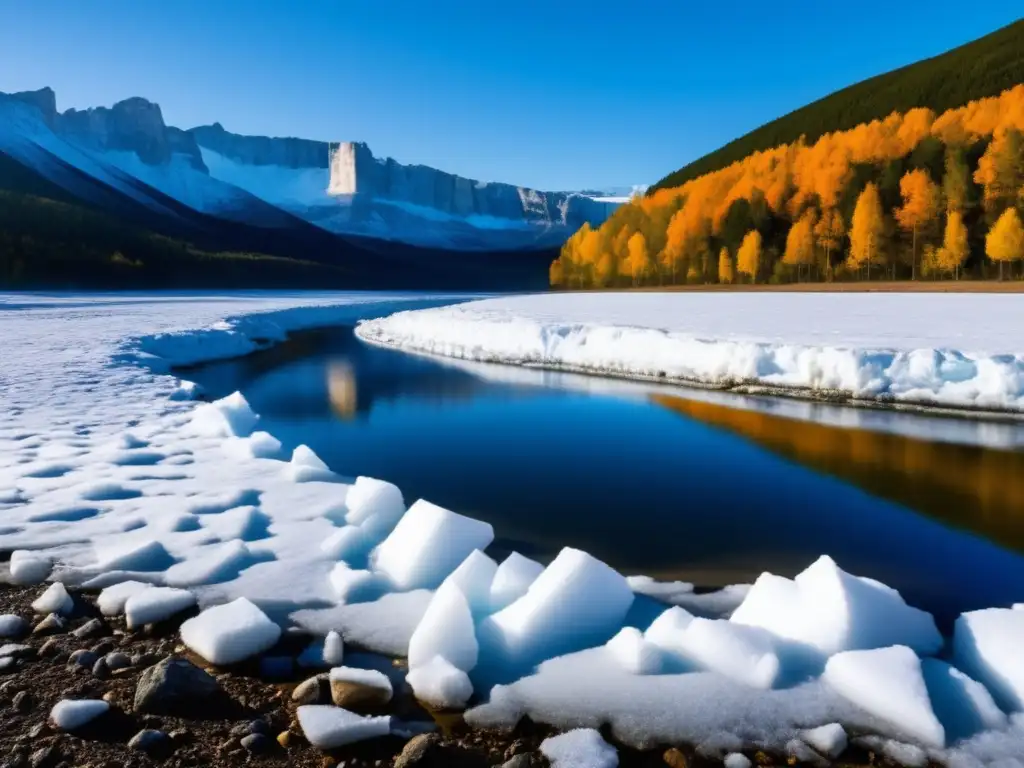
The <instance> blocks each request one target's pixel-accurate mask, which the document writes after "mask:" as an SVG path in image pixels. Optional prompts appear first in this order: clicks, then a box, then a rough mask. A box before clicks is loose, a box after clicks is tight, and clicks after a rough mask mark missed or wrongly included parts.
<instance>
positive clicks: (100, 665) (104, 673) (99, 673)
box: [92, 659, 110, 680]
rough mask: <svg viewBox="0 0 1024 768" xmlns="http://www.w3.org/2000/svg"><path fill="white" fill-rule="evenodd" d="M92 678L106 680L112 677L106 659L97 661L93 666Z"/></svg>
mask: <svg viewBox="0 0 1024 768" xmlns="http://www.w3.org/2000/svg"><path fill="white" fill-rule="evenodd" d="M92 676H93V677H95V678H96V679H97V680H106V679H107V678H109V677H110V667H108V666H107V661H106V659H96V663H95V664H93V665H92Z"/></svg>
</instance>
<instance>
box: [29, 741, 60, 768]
mask: <svg viewBox="0 0 1024 768" xmlns="http://www.w3.org/2000/svg"><path fill="white" fill-rule="evenodd" d="M60 758H61V754H60V750H59V749H57V747H55V746H53V745H52V744H51V745H50V746H48V747H41V748H40V749H37V750H36V751H35V752H33V753H32V756H31V757H29V759H28V764H29V765H30V766H32V768H54V766H56V765H57V763H59V762H60Z"/></svg>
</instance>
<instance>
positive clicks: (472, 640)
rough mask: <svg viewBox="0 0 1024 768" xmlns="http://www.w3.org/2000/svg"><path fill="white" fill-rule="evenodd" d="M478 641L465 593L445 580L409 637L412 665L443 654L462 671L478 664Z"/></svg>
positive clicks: (410, 662)
mask: <svg viewBox="0 0 1024 768" xmlns="http://www.w3.org/2000/svg"><path fill="white" fill-rule="evenodd" d="M479 650H480V648H479V644H478V643H477V639H476V628H475V625H474V623H473V613H472V611H470V609H469V603H468V602H467V601H466V596H465V595H464V594H463V593H462V590H461V589H459V588H458V587H457V586H456V585H455V584H454V583H450V582H446V583H445V584H442V585H441V587H440V588H439V589H438V590H437V592H436V593H435V594H434V599H433V600H431V601H430V605H429V606H427V612H426V613H425V614H423V618H422V619H420V622H419V624H417V625H416V631H415V632H413V634H412V637H411V638H410V640H409V667H410V668H412V669H415V668H416V667H418V666H420V665H421V664H425V663H427V662H428V661H430V660H431V659H433V658H435V657H437V656H440V657H442V658H444V659H445V660H446V661H448V662H449V663H450V664H452V665H453V666H455V667H456V668H458V669H461V670H462V671H463V672H469V671H470V670H471V669H473V667H475V666H476V662H477V655H478V653H479Z"/></svg>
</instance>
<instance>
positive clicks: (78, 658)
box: [68, 648, 98, 669]
mask: <svg viewBox="0 0 1024 768" xmlns="http://www.w3.org/2000/svg"><path fill="white" fill-rule="evenodd" d="M97 658H98V657H97V656H96V654H95V653H93V652H92V651H87V650H85V649H84V648H83V649H80V650H77V651H74V652H72V654H71V658H70V659H68V664H77V665H78V666H80V667H87V668H88V669H92V667H93V665H94V664H95V663H96V661H97Z"/></svg>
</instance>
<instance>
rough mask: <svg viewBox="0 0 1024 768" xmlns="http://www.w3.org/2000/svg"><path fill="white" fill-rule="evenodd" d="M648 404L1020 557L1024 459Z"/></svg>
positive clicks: (696, 405)
mask: <svg viewBox="0 0 1024 768" xmlns="http://www.w3.org/2000/svg"><path fill="white" fill-rule="evenodd" d="M651 400H652V401H653V402H655V403H657V404H659V405H661V406H664V407H665V408H668V409H669V410H671V411H675V412H676V413H680V414H683V415H684V416H688V417H690V418H692V419H694V420H696V421H700V422H703V423H705V424H709V425H711V426H714V427H720V428H722V429H726V430H728V431H730V432H732V433H734V434H737V435H740V436H741V437H744V438H747V439H749V440H751V441H753V442H755V443H757V444H758V445H760V446H762V447H764V448H767V449H769V450H771V451H773V452H774V453H777V454H779V455H782V456H785V457H786V458H788V459H792V460H793V461H796V462H798V463H800V464H804V465H806V466H808V467H812V468H813V469H816V470H818V471H819V472H823V473H826V474H830V475H834V476H836V477H839V478H841V479H843V480H846V481H847V482H850V483H852V484H854V485H857V486H859V487H861V488H863V489H864V490H866V491H868V492H870V493H873V494H875V495H876V496H881V497H883V498H886V499H889V500H891V501H895V502H897V503H899V504H903V505H904V506H907V507H910V508H912V509H915V510H918V511H920V512H924V513H925V514H927V515H930V516H932V517H936V518H939V519H941V520H943V521H944V522H946V523H950V524H953V525H956V526H958V527H960V528H965V529H968V530H971V531H973V532H975V533H978V534H980V535H982V536H985V537H987V538H989V539H991V540H993V541H995V542H998V543H999V544H1002V545H1004V546H1007V547H1011V548H1013V549H1016V550H1018V551H1024V453H1022V452H1013V451H1002V450H995V449H992V448H983V447H979V446H970V445H954V444H950V443H941V442H930V441H927V440H920V439H917V438H912V437H906V436H903V435H894V434H887V433H882V432H871V431H868V430H864V429H847V428H840V427H834V426H829V425H825V424H817V423H814V422H809V421H800V420H797V419H791V418H786V417H783V416H775V415H772V414H767V413H763V412H758V411H745V410H739V409H735V408H728V407H725V406H721V405H715V404H713V403H707V402H699V401H696V400H687V399H684V398H681V397H673V396H670V395H652V396H651Z"/></svg>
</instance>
